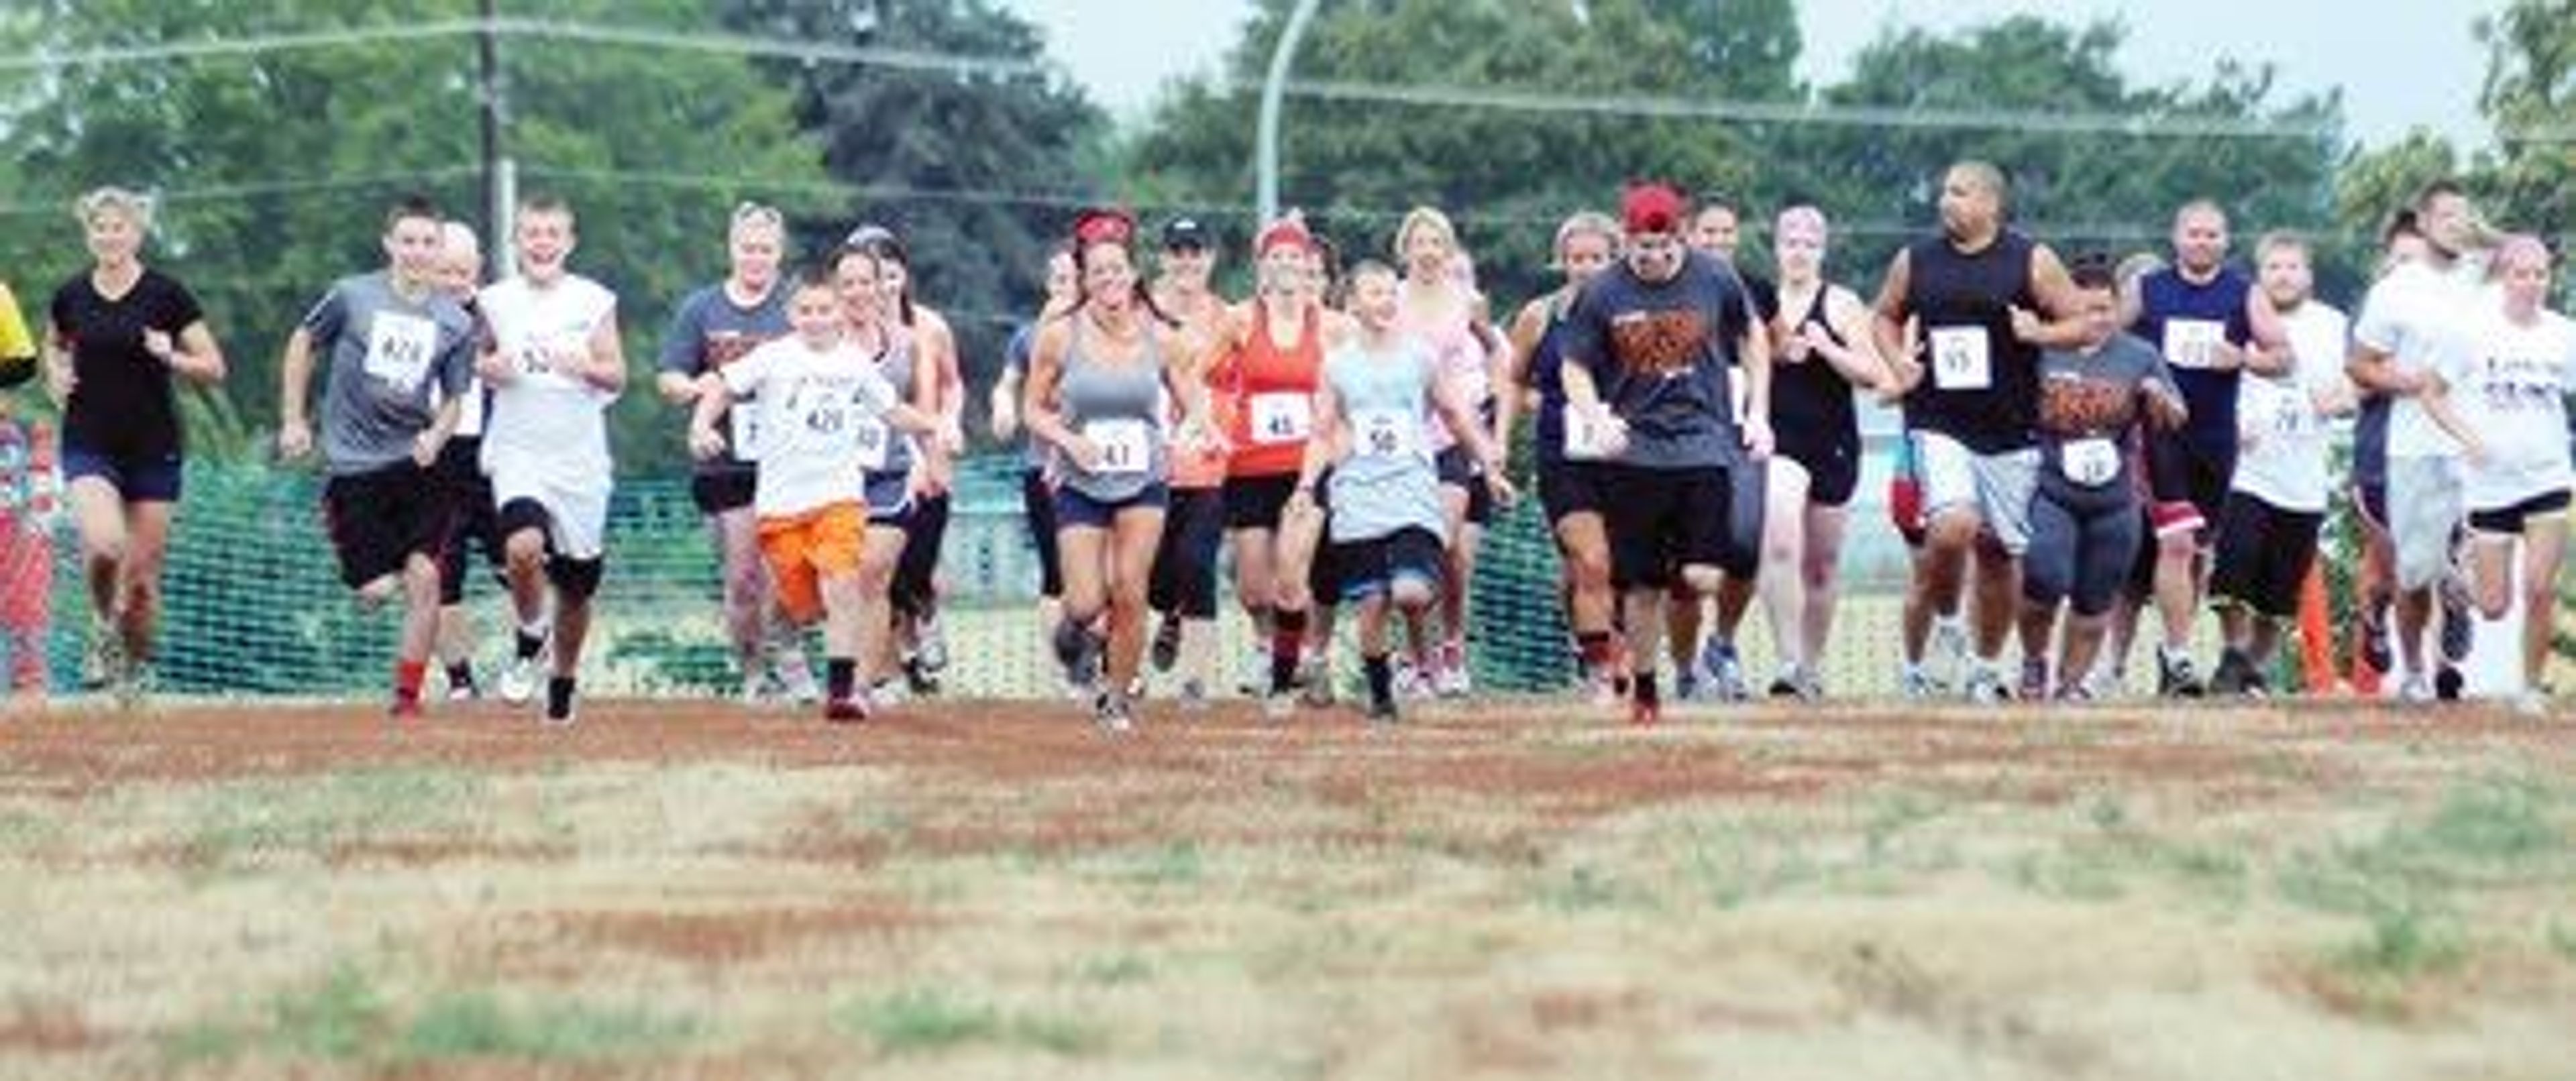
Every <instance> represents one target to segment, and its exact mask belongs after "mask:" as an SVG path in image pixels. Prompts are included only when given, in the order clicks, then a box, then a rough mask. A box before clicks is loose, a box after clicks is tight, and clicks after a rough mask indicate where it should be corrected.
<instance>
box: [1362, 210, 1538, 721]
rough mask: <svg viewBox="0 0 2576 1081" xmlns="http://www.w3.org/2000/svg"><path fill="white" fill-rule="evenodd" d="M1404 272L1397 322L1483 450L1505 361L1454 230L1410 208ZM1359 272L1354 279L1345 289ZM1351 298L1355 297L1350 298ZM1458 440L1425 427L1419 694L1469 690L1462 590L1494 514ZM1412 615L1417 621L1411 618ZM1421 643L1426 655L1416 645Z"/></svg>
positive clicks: (1400, 241) (1494, 420)
mask: <svg viewBox="0 0 2576 1081" xmlns="http://www.w3.org/2000/svg"><path fill="white" fill-rule="evenodd" d="M1391 247H1392V249H1393V252H1394V255H1395V257H1396V258H1397V259H1398V260H1400V261H1401V263H1402V265H1403V267H1404V279H1403V281H1402V282H1401V283H1400V284H1399V285H1398V287H1397V290H1396V312H1397V322H1398V325H1399V326H1401V327H1402V328H1403V330H1404V332H1405V333H1407V334H1409V335H1411V336H1413V337H1415V338H1417V339H1419V340H1421V342H1422V343H1423V344H1424V345H1426V346H1427V347H1428V348H1429V349H1430V350H1431V363H1432V368H1433V370H1434V371H1436V372H1438V373H1439V375H1440V378H1441V380H1442V381H1443V382H1445V383H1447V384H1449V386H1450V387H1451V388H1452V391H1453V393H1454V394H1455V395H1456V396H1457V397H1458V398H1459V399H1460V400H1462V401H1464V402H1466V403H1467V404H1468V407H1469V410H1470V413H1469V415H1471V416H1473V417H1475V418H1476V424H1477V426H1478V428H1480V429H1482V430H1483V433H1484V438H1485V440H1486V441H1487V442H1489V443H1494V444H1495V445H1498V446H1499V445H1501V441H1500V440H1499V439H1497V438H1496V437H1495V433H1496V432H1497V431H1499V430H1500V429H1499V428H1496V427H1491V426H1493V425H1497V424H1501V425H1504V426H1508V422H1507V421H1501V420H1499V419H1498V417H1497V414H1498V412H1499V410H1498V408H1497V403H1496V401H1495V397H1494V386H1495V384H1497V383H1498V382H1500V381H1501V375H1500V368H1501V366H1502V364H1503V362H1504V359H1505V358H1504V357H1503V355H1502V354H1501V352H1500V351H1499V350H1495V349H1493V348H1491V347H1490V346H1489V345H1488V341H1487V339H1488V337H1489V336H1491V335H1492V333H1493V328H1492V327H1491V325H1490V324H1489V321H1488V319H1487V317H1486V314H1485V298H1484V295H1483V294H1481V293H1478V292H1477V291H1476V287H1475V280H1474V271H1473V269H1472V268H1471V267H1470V268H1467V269H1465V274H1466V276H1465V277H1464V278H1461V277H1460V273H1461V269H1462V264H1463V263H1464V260H1465V258H1466V253H1465V252H1464V251H1462V250H1461V249H1460V248H1459V246H1458V231H1457V228H1456V227H1455V226H1453V225H1451V224H1450V222H1449V218H1448V216H1447V215H1445V214H1442V213H1441V212H1440V211H1438V210H1436V209H1434V208H1431V207H1427V206H1426V207H1416V208H1414V209H1413V210H1412V211H1411V212H1409V213H1407V214H1406V215H1405V216H1404V221H1403V222H1402V223H1401V224H1400V225H1398V226H1397V227H1396V231H1395V240H1394V243H1393V245H1392V246H1391ZM1357 277H1358V275H1357V273H1356V272H1354V273H1353V275H1352V278H1353V279H1354V280H1353V284H1354V285H1356V279H1357ZM1354 299H1356V298H1354ZM1468 442H1469V441H1468V439H1467V433H1464V432H1459V431H1455V430H1453V429H1452V428H1451V427H1450V426H1449V425H1447V424H1436V425H1433V426H1432V429H1431V443H1430V450H1431V452H1432V454H1433V455H1434V456H1435V459H1436V462H1437V464H1438V466H1439V469H1440V484H1439V497H1440V512H1441V522H1442V533H1441V536H1442V537H1443V538H1444V545H1443V547H1444V549H1445V552H1444V556H1443V558H1444V559H1445V560H1446V564H1447V566H1446V574H1445V575H1444V579H1445V586H1444V588H1443V589H1442V590H1441V591H1440V604H1439V613H1440V631H1439V637H1438V639H1437V640H1436V643H1431V642H1426V641H1425V639H1424V638H1423V637H1422V636H1421V631H1423V630H1427V629H1428V625H1427V623H1425V624H1423V625H1422V626H1420V627H1418V628H1417V633H1416V637H1415V640H1414V645H1415V648H1416V651H1417V655H1416V657H1415V658H1414V665H1413V670H1414V672H1415V673H1416V678H1417V679H1419V680H1421V682H1422V684H1423V685H1424V688H1425V689H1427V690H1429V691H1430V692H1431V693H1433V694H1436V695H1438V696H1440V697H1442V698H1459V697H1463V696H1465V695H1466V694H1467V693H1468V691H1469V690H1471V689H1472V687H1473V681H1472V680H1471V679H1470V678H1469V676H1468V672H1467V611H1468V608H1467V590H1468V587H1469V586H1470V585H1471V584H1472V583H1473V582H1474V581H1475V577H1476V553H1477V551H1478V549H1479V548H1480V547H1481V546H1482V545H1483V542H1484V534H1485V525H1486V523H1487V522H1489V521H1491V520H1492V519H1493V513H1494V507H1493V500H1492V497H1491V495H1490V493H1489V490H1488V488H1487V486H1486V484H1485V482H1484V478H1483V476H1482V475H1481V474H1480V473H1479V472H1478V471H1479V469H1480V468H1481V463H1480V461H1479V460H1478V459H1476V458H1474V457H1473V456H1471V455H1469V454H1468V453H1467V451H1466V450H1465V449H1464V448H1465V447H1466V445H1467V444H1468ZM1415 618H1418V617H1415ZM1426 646H1428V648H1425V647H1426Z"/></svg>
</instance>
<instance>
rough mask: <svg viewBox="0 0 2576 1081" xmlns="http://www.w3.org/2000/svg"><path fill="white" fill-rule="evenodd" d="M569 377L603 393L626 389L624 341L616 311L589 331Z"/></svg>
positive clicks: (615, 392)
mask: <svg viewBox="0 0 2576 1081" xmlns="http://www.w3.org/2000/svg"><path fill="white" fill-rule="evenodd" d="M584 344H585V346H586V348H584V349H583V350H582V351H581V355H580V357H579V359H578V360H576V361H575V363H574V364H573V369H572V371H571V373H570V374H571V375H572V376H573V377H574V378H576V379H579V380H581V381H582V382H585V383H588V384H590V385H591V386H592V387H593V388H595V389H597V390H599V391H601V392H602V393H606V394H611V395H614V394H617V393H620V392H622V391H624V390H625V389H626V342H625V340H624V339H623V338H621V337H619V336H618V333H617V312H616V311H615V310H613V309H612V310H611V311H610V312H609V313H608V314H607V315H605V316H602V317H601V318H600V320H599V324H598V325H597V326H593V327H591V328H590V340H589V341H588V342H586V343H584Z"/></svg>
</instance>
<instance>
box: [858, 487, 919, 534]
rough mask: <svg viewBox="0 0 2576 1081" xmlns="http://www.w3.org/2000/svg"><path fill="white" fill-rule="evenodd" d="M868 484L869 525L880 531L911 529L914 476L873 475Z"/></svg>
mask: <svg viewBox="0 0 2576 1081" xmlns="http://www.w3.org/2000/svg"><path fill="white" fill-rule="evenodd" d="M867 484H868V490H867V500H868V525H870V526H872V527H875V528H878V529H905V530H908V529H910V528H911V527H912V475H911V474H909V473H871V474H869V475H868V482H867Z"/></svg>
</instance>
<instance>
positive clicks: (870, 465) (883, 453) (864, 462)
mask: <svg viewBox="0 0 2576 1081" xmlns="http://www.w3.org/2000/svg"><path fill="white" fill-rule="evenodd" d="M893 450H894V429H893V428H892V427H891V426H889V425H887V424H886V422H884V421H882V420H879V419H877V418H875V417H869V416H862V417H860V418H858V419H857V420H855V421H852V422H851V424H850V451H851V453H852V454H854V455H856V456H857V458H858V459H859V469H860V470H861V471H863V472H868V473H881V472H884V471H885V467H886V462H887V461H888V460H890V458H891V455H892V453H893Z"/></svg>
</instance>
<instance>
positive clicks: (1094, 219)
mask: <svg viewBox="0 0 2576 1081" xmlns="http://www.w3.org/2000/svg"><path fill="white" fill-rule="evenodd" d="M1135 236H1136V219H1135V217H1134V216H1132V215H1130V214H1128V213H1127V212H1126V211H1124V210H1110V209H1100V208H1094V209H1091V210H1085V211H1083V212H1082V213H1080V214H1077V215H1075V216H1074V219H1073V242H1074V243H1076V244H1079V245H1082V246H1083V247H1086V248H1087V247H1090V246H1092V245H1094V244H1125V243H1127V242H1128V241H1130V240H1132V239H1134V238H1135Z"/></svg>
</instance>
